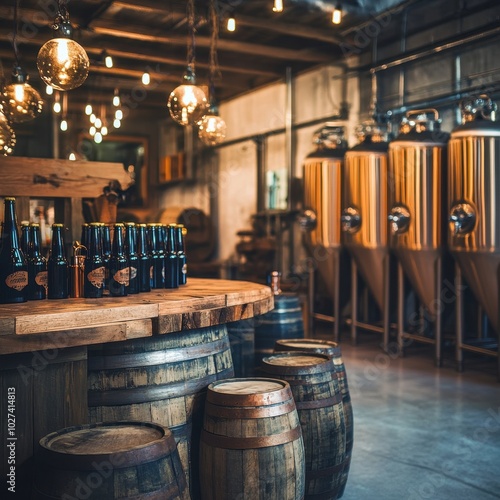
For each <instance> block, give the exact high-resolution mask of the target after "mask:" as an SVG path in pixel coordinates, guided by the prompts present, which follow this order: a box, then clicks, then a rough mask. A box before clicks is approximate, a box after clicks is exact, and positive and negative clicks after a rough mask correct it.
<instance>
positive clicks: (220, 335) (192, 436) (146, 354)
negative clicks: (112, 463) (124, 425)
mask: <svg viewBox="0 0 500 500" xmlns="http://www.w3.org/2000/svg"><path fill="white" fill-rule="evenodd" d="M233 374H234V372H233V364H232V360H231V351H230V347H229V339H228V336H227V329H226V327H225V325H221V326H219V327H209V328H202V329H197V330H187V331H183V332H181V333H175V334H168V335H162V336H157V337H149V338H142V339H136V340H127V341H125V342H113V343H109V344H103V345H100V346H91V347H89V353H88V388H89V390H88V405H89V421H90V422H92V423H94V422H103V421H120V420H140V421H152V422H156V423H158V424H160V425H164V426H165V427H168V428H169V429H170V430H171V431H172V433H173V434H174V437H175V440H176V441H177V443H178V449H179V455H180V458H181V462H182V465H183V467H184V471H185V472H186V477H187V479H188V484H189V487H190V491H191V495H192V497H193V498H198V495H199V491H198V490H199V488H198V486H199V484H198V479H197V478H198V448H199V446H198V445H199V435H200V432H201V428H202V425H203V404H204V400H205V395H206V388H207V387H208V385H210V384H211V383H212V382H215V381H216V380H219V379H225V378H228V377H232V376H233Z"/></svg>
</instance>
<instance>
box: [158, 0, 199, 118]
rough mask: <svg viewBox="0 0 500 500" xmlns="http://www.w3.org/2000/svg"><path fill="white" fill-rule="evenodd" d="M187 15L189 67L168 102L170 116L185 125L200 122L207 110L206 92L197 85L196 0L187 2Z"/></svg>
mask: <svg viewBox="0 0 500 500" xmlns="http://www.w3.org/2000/svg"><path fill="white" fill-rule="evenodd" d="M187 17H188V28H189V38H188V51H187V52H188V58H187V59H188V61H187V68H186V72H185V74H184V76H183V79H182V80H183V82H182V84H181V85H179V86H178V87H177V88H175V89H174V90H173V91H172V92H171V93H170V96H169V98H168V103H167V107H168V110H169V112H170V116H171V117H172V118H173V119H174V120H175V121H176V122H177V123H180V124H181V125H183V126H187V125H193V124H195V123H198V122H199V121H200V120H201V119H202V118H203V115H204V114H205V113H206V111H207V97H206V95H205V92H203V90H202V89H201V88H200V87H197V86H196V74H195V67H194V66H195V37H194V31H195V29H194V0H188V2H187Z"/></svg>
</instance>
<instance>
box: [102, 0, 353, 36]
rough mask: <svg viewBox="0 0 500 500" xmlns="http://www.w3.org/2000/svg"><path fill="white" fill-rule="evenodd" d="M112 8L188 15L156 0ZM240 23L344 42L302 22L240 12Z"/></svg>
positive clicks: (119, 3) (137, 0)
mask: <svg viewBox="0 0 500 500" xmlns="http://www.w3.org/2000/svg"><path fill="white" fill-rule="evenodd" d="M111 8H119V9H126V10H130V11H137V12H148V13H150V14H154V13H158V14H163V15H165V14H169V15H171V16H172V19H181V18H182V17H185V16H186V9H185V7H184V8H183V7H182V5H180V4H179V6H177V7H175V6H172V5H165V4H162V3H158V2H157V1H155V0H134V2H130V1H126V0H125V1H114V2H113V4H112V6H111ZM238 24H239V25H242V26H250V27H252V28H259V29H263V28H264V29H266V30H267V31H273V32H275V33H281V34H285V35H290V36H297V37H300V38H307V39H309V40H317V41H320V42H326V43H332V44H336V45H339V44H340V43H342V41H343V40H342V38H340V37H338V36H337V35H335V33H333V31H330V30H325V29H319V28H309V27H307V26H304V25H302V24H297V23H283V22H277V21H276V20H271V19H263V18H258V17H251V16H245V15H242V14H238Z"/></svg>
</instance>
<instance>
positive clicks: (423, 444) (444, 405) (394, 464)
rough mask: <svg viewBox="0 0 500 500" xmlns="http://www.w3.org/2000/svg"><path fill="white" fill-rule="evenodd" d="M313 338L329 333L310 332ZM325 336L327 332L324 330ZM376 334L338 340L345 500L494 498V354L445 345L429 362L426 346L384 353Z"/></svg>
mask: <svg viewBox="0 0 500 500" xmlns="http://www.w3.org/2000/svg"><path fill="white" fill-rule="evenodd" d="M315 336H316V337H318V338H323V339H326V338H329V337H328V335H325V334H323V333H317V334H316V335H315ZM330 338H331V337H330ZM380 340H381V339H380V337H379V336H378V335H377V334H363V335H362V336H361V337H360V342H359V344H358V346H356V347H352V346H351V345H350V341H349V340H345V341H344V342H342V343H341V347H342V356H343V359H344V363H345V366H346V371H347V377H348V382H349V389H350V393H351V398H352V405H353V413H354V449H353V456H352V464H351V470H350V474H349V480H348V483H347V487H346V490H345V493H344V496H343V499H345V500H379V499H380V500H423V499H434V500H447V499H450V500H483V499H484V500H490V499H492V498H500V383H498V382H497V377H496V360H494V359H493V358H487V357H475V358H473V359H471V355H468V356H467V359H468V363H467V365H466V371H465V372H464V373H461V374H460V373H458V372H456V371H455V367H454V365H453V362H452V353H448V355H447V356H448V358H445V362H444V367H442V368H439V369H438V368H435V367H434V364H433V358H432V352H431V350H430V348H429V347H428V346H426V345H423V344H418V345H414V346H412V347H410V348H409V349H408V351H407V354H406V357H405V358H395V357H391V356H389V355H386V354H385V353H384V352H383V351H382V350H381V348H380V345H379V344H380Z"/></svg>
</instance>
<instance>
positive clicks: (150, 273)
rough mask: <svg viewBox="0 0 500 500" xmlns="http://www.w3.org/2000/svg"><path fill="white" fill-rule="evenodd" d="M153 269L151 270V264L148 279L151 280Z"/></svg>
mask: <svg viewBox="0 0 500 500" xmlns="http://www.w3.org/2000/svg"><path fill="white" fill-rule="evenodd" d="M153 271H154V270H153V266H151V267H150V268H149V279H151V280H152V279H153Z"/></svg>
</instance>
